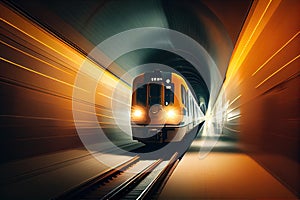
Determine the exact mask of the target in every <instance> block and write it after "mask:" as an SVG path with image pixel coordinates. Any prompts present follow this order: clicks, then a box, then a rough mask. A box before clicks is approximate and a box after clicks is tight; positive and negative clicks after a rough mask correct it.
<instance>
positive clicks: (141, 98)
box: [135, 83, 174, 106]
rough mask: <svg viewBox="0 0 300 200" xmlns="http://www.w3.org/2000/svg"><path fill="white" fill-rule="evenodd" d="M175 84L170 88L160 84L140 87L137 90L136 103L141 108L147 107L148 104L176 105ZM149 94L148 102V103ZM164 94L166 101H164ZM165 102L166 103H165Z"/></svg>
mask: <svg viewBox="0 0 300 200" xmlns="http://www.w3.org/2000/svg"><path fill="white" fill-rule="evenodd" d="M173 91H174V84H170V85H169V86H163V85H162V84H158V83H150V84H148V85H147V84H144V85H142V84H141V85H138V87H137V89H136V91H135V92H136V103H137V104H138V105H141V106H146V105H147V103H148V105H149V106H152V105H154V104H162V103H164V105H166V106H168V105H171V104H173V103H174V92H173ZM147 93H148V97H149V98H148V102H147ZM163 93H164V97H165V98H164V99H163ZM163 101H164V102H163Z"/></svg>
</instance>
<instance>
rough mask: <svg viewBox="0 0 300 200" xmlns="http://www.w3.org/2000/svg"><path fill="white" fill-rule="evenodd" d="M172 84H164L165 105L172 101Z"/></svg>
mask: <svg viewBox="0 0 300 200" xmlns="http://www.w3.org/2000/svg"><path fill="white" fill-rule="evenodd" d="M173 90H174V84H170V85H168V86H165V105H166V106H167V105H170V104H173V103H174V92H173Z"/></svg>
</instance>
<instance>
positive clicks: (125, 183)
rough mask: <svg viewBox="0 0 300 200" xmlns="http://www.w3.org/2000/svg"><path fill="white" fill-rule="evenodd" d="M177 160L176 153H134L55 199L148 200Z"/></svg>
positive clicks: (158, 188) (153, 195)
mask: <svg viewBox="0 0 300 200" xmlns="http://www.w3.org/2000/svg"><path fill="white" fill-rule="evenodd" d="M178 162H179V159H178V153H177V152H176V153H174V154H173V155H172V156H171V157H169V158H159V159H156V160H144V159H142V158H141V157H139V156H135V157H133V158H132V159H130V160H129V161H126V162H125V163H122V164H120V165H119V166H117V167H116V168H114V169H109V170H107V171H105V172H102V173H101V174H99V175H97V176H95V177H93V178H91V179H90V180H88V181H86V182H84V183H82V184H81V185H79V186H77V187H75V188H73V189H71V190H69V191H67V192H65V193H63V194H61V195H60V196H58V197H55V198H54V199H57V200H61V199H77V200H80V199H146V198H147V199H149V198H151V197H155V196H156V194H157V193H158V192H159V190H160V189H161V187H162V185H163V184H164V183H165V181H166V179H167V178H168V176H169V175H170V174H171V172H172V170H173V169H174V168H175V166H176V165H177V163H178Z"/></svg>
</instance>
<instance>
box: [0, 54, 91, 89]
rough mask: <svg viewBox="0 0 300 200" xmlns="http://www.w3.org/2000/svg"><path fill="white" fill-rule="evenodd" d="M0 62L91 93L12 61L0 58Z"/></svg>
mask: <svg viewBox="0 0 300 200" xmlns="http://www.w3.org/2000/svg"><path fill="white" fill-rule="evenodd" d="M0 60H3V61H5V62H7V63H9V64H12V65H14V66H17V67H19V68H21V69H25V70H27V71H29V72H32V73H34V74H37V75H40V76H43V77H45V78H48V79H51V80H53V81H56V82H59V83H62V84H64V85H67V86H70V87H75V88H77V89H79V90H82V91H85V92H89V91H87V90H84V89H82V88H79V87H77V86H74V85H73V84H70V83H67V82H65V81H62V80H59V79H57V78H53V77H51V76H48V75H46V74H43V73H41V72H38V71H35V70H33V69H30V68H27V67H25V66H23V65H20V64H17V63H15V62H12V61H10V60H7V59H5V58H2V57H0Z"/></svg>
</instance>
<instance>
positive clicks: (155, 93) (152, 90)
mask: <svg viewBox="0 0 300 200" xmlns="http://www.w3.org/2000/svg"><path fill="white" fill-rule="evenodd" d="M161 97H162V85H161V84H156V83H150V84H149V105H150V106H152V105H154V104H161Z"/></svg>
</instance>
